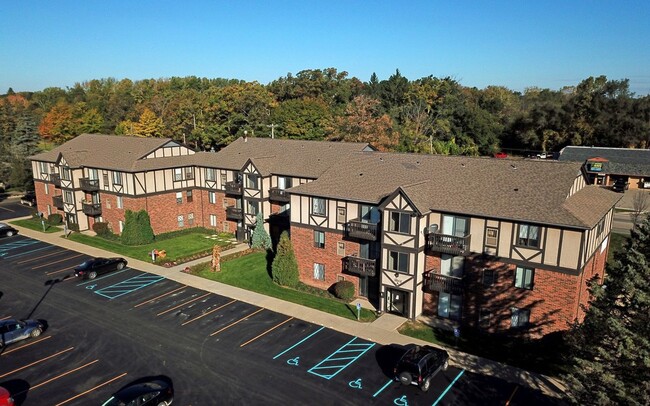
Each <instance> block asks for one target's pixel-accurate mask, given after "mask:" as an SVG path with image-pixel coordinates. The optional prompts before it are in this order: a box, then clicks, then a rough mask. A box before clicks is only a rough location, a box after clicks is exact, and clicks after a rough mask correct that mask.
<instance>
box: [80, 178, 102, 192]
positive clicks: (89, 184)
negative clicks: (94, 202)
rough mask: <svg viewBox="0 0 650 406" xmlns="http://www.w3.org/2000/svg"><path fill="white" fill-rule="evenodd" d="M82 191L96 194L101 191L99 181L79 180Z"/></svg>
mask: <svg viewBox="0 0 650 406" xmlns="http://www.w3.org/2000/svg"><path fill="white" fill-rule="evenodd" d="M79 186H80V187H81V190H83V191H86V192H96V191H98V190H99V179H90V178H81V179H79Z"/></svg>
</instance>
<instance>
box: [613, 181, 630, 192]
mask: <svg viewBox="0 0 650 406" xmlns="http://www.w3.org/2000/svg"><path fill="white" fill-rule="evenodd" d="M628 186H629V183H627V182H626V181H625V179H622V178H618V179H616V180H615V181H614V184H613V185H612V190H613V191H614V192H619V193H623V192H625V191H626V190H627V187H628Z"/></svg>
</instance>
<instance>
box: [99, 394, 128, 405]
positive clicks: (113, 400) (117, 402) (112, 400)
mask: <svg viewBox="0 0 650 406" xmlns="http://www.w3.org/2000/svg"><path fill="white" fill-rule="evenodd" d="M124 405H125V403H124V402H122V401H121V400H119V399H118V398H116V397H115V396H111V398H110V399H108V400H107V401H106V402H104V403H102V406H124Z"/></svg>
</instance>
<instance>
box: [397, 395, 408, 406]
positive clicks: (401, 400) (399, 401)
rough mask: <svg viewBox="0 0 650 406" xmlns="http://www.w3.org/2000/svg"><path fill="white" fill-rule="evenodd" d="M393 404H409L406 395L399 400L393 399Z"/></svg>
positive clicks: (406, 405)
mask: <svg viewBox="0 0 650 406" xmlns="http://www.w3.org/2000/svg"><path fill="white" fill-rule="evenodd" d="M393 403H394V404H396V405H397V406H408V404H409V402H408V401H407V400H406V395H404V396H402V397H401V398H395V400H393Z"/></svg>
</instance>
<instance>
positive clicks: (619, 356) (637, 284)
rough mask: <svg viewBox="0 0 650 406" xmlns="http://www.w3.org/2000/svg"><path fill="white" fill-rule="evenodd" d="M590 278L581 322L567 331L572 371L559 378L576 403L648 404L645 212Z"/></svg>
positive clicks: (649, 277) (649, 252) (649, 233)
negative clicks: (599, 275)
mask: <svg viewBox="0 0 650 406" xmlns="http://www.w3.org/2000/svg"><path fill="white" fill-rule="evenodd" d="M615 259H616V261H615V262H616V263H615V265H614V266H611V267H608V269H607V277H606V279H605V284H604V285H603V286H600V285H599V284H598V283H596V282H595V281H592V282H590V288H589V292H590V293H591V295H592V300H591V303H590V307H589V309H588V310H587V312H586V314H585V319H584V322H583V323H582V324H581V325H578V326H576V327H575V328H574V330H573V331H571V333H570V335H569V345H570V350H571V351H570V352H569V353H570V354H572V361H573V370H572V371H571V373H570V374H569V375H568V376H566V377H565V379H566V382H567V384H568V385H567V386H568V388H569V396H570V398H571V399H572V400H573V401H574V402H577V403H579V404H597V405H609V404H619V405H648V404H650V216H649V217H648V218H646V220H645V221H644V222H643V224H642V225H641V226H640V227H639V228H638V229H637V230H636V231H632V236H631V238H630V239H629V240H628V242H627V243H626V245H625V249H623V250H621V251H620V252H619V253H618V254H617V256H616V258H615Z"/></svg>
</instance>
